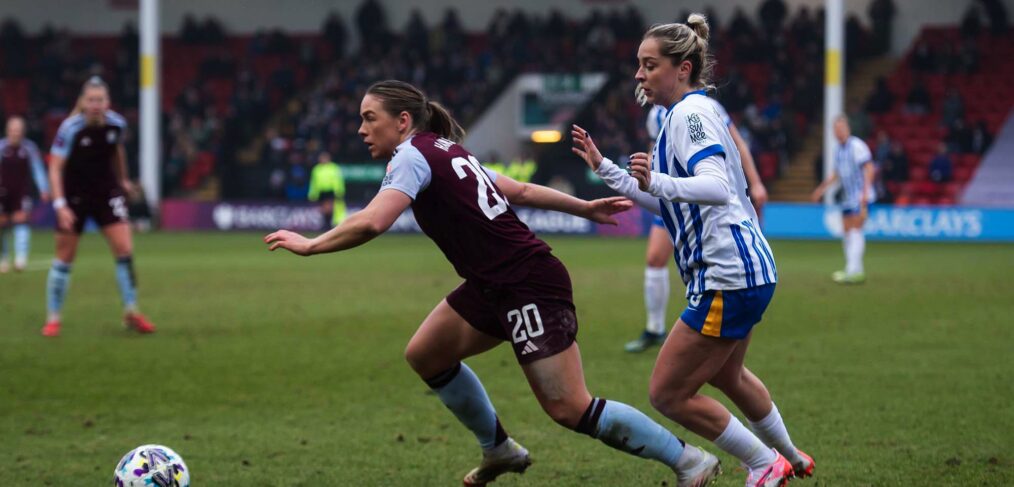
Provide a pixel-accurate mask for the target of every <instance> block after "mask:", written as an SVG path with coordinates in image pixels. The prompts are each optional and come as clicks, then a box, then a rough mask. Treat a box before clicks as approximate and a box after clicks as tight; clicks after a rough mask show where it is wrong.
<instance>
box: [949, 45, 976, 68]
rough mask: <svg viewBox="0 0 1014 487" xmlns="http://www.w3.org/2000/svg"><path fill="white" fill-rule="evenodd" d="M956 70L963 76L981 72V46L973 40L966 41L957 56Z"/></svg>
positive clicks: (955, 61)
mask: <svg viewBox="0 0 1014 487" xmlns="http://www.w3.org/2000/svg"><path fill="white" fill-rule="evenodd" d="M954 64H955V69H956V70H957V72H959V73H962V74H972V73H975V72H977V71H978V70H979V46H978V44H976V42H975V41H974V40H972V39H965V40H964V41H963V42H962V43H961V47H960V48H959V49H958V52H957V54H956V55H955V60H954Z"/></svg>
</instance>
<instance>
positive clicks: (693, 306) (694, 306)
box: [689, 294, 702, 309]
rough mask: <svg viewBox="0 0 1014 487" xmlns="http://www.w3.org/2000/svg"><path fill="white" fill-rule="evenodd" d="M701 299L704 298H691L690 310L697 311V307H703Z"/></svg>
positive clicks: (698, 296) (696, 295)
mask: <svg viewBox="0 0 1014 487" xmlns="http://www.w3.org/2000/svg"><path fill="white" fill-rule="evenodd" d="M701 297H702V296H701V295H700V294H694V295H693V296H690V299H689V301H690V305H689V308H690V309H697V307H698V306H700V305H701Z"/></svg>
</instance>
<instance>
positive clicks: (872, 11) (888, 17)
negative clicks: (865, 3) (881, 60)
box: [866, 0, 897, 56]
mask: <svg viewBox="0 0 1014 487" xmlns="http://www.w3.org/2000/svg"><path fill="white" fill-rule="evenodd" d="M866 12H867V13H868V14H869V16H870V22H871V23H872V24H873V50H872V51H873V54H874V55H878V56H879V55H883V54H887V53H888V52H889V51H890V50H891V25H892V23H893V22H894V14H895V13H896V12H897V9H895V8H894V2H893V1H891V0H873V1H872V2H870V6H869V8H868V9H867V10H866Z"/></svg>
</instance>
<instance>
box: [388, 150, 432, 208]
mask: <svg viewBox="0 0 1014 487" xmlns="http://www.w3.org/2000/svg"><path fill="white" fill-rule="evenodd" d="M432 177H433V172H432V170H430V165H429V163H427V162H426V158H425V157H423V155H422V153H421V152H419V149H416V148H415V147H406V148H404V149H402V150H400V151H398V153H397V154H395V155H394V158H392V159H391V162H390V164H388V166H387V175H386V176H384V181H383V182H382V183H380V191H384V190H386V189H396V190H398V191H401V192H402V193H405V194H406V195H408V197H409V198H412V199H413V200H414V199H415V197H416V195H418V194H419V192H420V191H422V190H424V189H426V187H427V186H429V185H430V179H431V178H432Z"/></svg>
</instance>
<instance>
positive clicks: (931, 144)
mask: <svg viewBox="0 0 1014 487" xmlns="http://www.w3.org/2000/svg"><path fill="white" fill-rule="evenodd" d="M962 41H963V40H962V39H961V34H960V32H959V31H958V29H957V28H948V27H943V28H941V27H930V28H925V29H924V30H923V31H922V32H921V33H920V35H919V37H918V38H917V39H916V40H915V41H914V42H913V45H912V48H911V49H910V50H909V52H908V54H907V55H906V58H905V60H904V61H903V62H901V63H899V65H898V67H897V69H896V70H895V71H894V73H892V74H891V76H890V78H889V79H888V86H889V87H890V90H891V92H892V94H893V95H894V99H895V103H894V104H893V106H892V107H891V110H890V111H888V112H887V113H884V114H881V115H876V116H874V117H873V118H874V122H875V126H876V129H883V130H885V131H886V132H887V134H888V135H889V136H890V138H891V139H892V140H896V141H899V142H901V144H902V145H903V146H904V148H905V152H906V153H907V155H908V161H909V178H908V181H907V182H902V183H897V182H888V183H886V185H887V187H888V189H889V191H890V192H891V193H892V194H893V195H895V197H894V202H895V203H896V204H902V205H904V204H954V203H955V202H956V201H957V198H958V196H959V194H960V192H961V190H962V189H963V188H964V186H965V184H967V183H968V181H969V180H970V179H971V178H972V176H973V175H974V174H975V170H976V168H977V167H978V165H979V160H980V158H981V154H974V153H961V152H955V151H952V153H951V154H950V158H951V160H952V162H953V166H954V169H953V179H952V181H949V182H942V183H937V182H933V181H930V180H929V170H928V165H929V163H930V161H931V160H932V159H933V157H934V156H935V155H936V151H937V147H938V145H939V144H940V142H942V141H945V140H946V139H947V136H948V128H947V127H944V126H942V122H941V116H942V114H941V105H942V103H941V101H942V100H943V99H944V96H945V93H946V92H947V91H948V89H951V88H953V89H955V90H956V91H957V92H958V93H959V94H960V95H961V98H962V100H963V102H964V119H965V120H967V121H968V122H969V123H976V122H978V121H980V120H981V121H984V122H985V125H986V127H987V129H988V132H989V133H990V134H996V133H997V131H998V130H999V128H1000V126H1001V125H1002V124H1003V122H1004V120H1005V119H1006V118H1007V116H1008V114H1009V113H1010V111H1011V108H1012V107H1014V92H1011V90H1010V89H1009V88H1010V86H1012V85H1014V64H1011V63H1010V60H1011V59H1014V38H1012V37H1010V36H1005V37H994V36H991V35H990V34H982V35H981V36H979V37H978V38H976V39H973V40H971V41H969V42H972V43H974V45H975V47H976V50H977V52H978V53H979V59H978V66H979V69H978V70H974V71H973V72H971V73H964V72H939V71H937V70H933V71H930V72H920V71H919V70H917V69H915V68H914V67H913V65H912V64H913V63H912V57H913V52H914V50H915V46H917V45H919V44H920V43H925V44H926V45H928V46H929V47H930V48H931V49H933V50H934V51H940V50H943V49H945V46H955V45H959V44H960V43H961V42H962ZM916 80H919V81H921V82H922V83H923V85H924V86H925V87H926V89H927V91H928V92H929V94H930V97H931V99H932V100H933V103H932V105H931V111H930V112H929V113H927V114H924V115H914V114H909V113H906V111H905V109H904V97H905V95H906V94H907V93H908V92H909V90H910V89H911V88H912V86H913V84H914V83H915V82H916ZM869 143H870V146H871V148H872V147H874V146H875V143H876V141H874V140H870V141H869Z"/></svg>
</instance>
